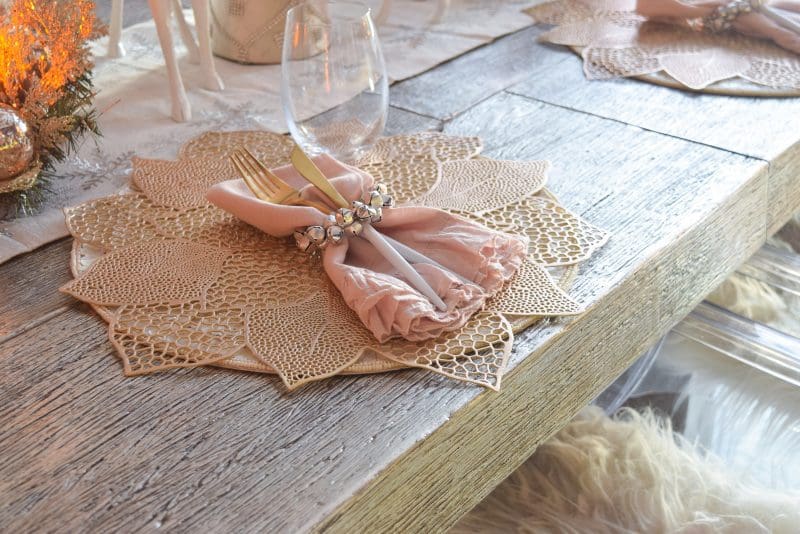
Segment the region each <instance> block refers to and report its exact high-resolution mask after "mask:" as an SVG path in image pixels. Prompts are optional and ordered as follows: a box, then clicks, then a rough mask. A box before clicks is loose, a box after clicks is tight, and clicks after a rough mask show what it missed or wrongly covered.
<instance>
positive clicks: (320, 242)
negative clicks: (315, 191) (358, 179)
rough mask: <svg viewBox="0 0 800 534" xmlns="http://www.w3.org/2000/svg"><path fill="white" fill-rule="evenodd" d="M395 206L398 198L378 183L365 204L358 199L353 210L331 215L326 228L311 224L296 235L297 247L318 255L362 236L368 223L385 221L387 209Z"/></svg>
mask: <svg viewBox="0 0 800 534" xmlns="http://www.w3.org/2000/svg"><path fill="white" fill-rule="evenodd" d="M393 206H394V199H393V198H392V196H391V195H390V194H389V190H388V188H387V187H386V186H385V185H384V184H376V185H375V188H374V189H373V190H372V191H370V193H369V195H368V197H367V198H366V199H365V201H364V202H362V201H360V200H354V201H353V203H352V209H351V208H339V209H338V210H336V211H335V212H333V213H330V214H329V215H328V216H327V217H326V218H325V221H324V222H323V223H322V225H321V226H320V225H316V224H315V225H311V226H309V227H307V228H306V229H305V230H302V231H301V230H298V231H296V232H295V233H294V240H295V243H296V244H297V247H298V248H299V249H300V250H302V251H303V252H315V251H317V250H322V249H324V248H325V247H327V246H328V245H338V244H340V243H341V242H342V241H343V240H344V239H345V238H346V237H349V236H352V237H355V236H358V235H360V234H361V231H362V230H363V229H364V225H365V224H373V223H379V222H381V219H382V218H383V208H391V207H393Z"/></svg>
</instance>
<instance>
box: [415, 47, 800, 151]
mask: <svg viewBox="0 0 800 534" xmlns="http://www.w3.org/2000/svg"><path fill="white" fill-rule="evenodd" d="M530 54H531V57H532V58H534V57H537V55H542V54H546V55H548V56H549V57H550V59H549V60H548V61H546V62H545V61H532V62H531V64H530V65H529V72H528V76H527V78H526V79H525V80H524V81H521V82H519V83H518V84H516V85H514V86H513V87H511V88H510V89H509V91H510V92H513V93H516V94H520V95H524V96H528V97H530V98H534V99H536V100H540V101H542V102H547V103H549V104H553V105H556V106H562V107H565V108H569V109H574V110H578V111H582V112H584V113H590V114H592V115H598V116H600V117H606V118H609V119H613V120H618V121H621V122H624V123H626V124H633V125H636V126H640V127H641V128H644V129H647V130H652V131H656V132H661V133H664V134H667V135H672V136H675V137H680V138H682V139H689V140H691V141H695V142H698V143H703V144H707V145H711V146H714V147H718V148H723V149H725V150H729V151H731V152H737V153H739V154H745V155H748V156H753V157H757V158H762V159H765V160H768V161H771V160H774V159H776V158H778V157H780V155H781V154H783V153H784V152H786V151H789V150H797V149H798V148H797V143H798V125H800V98H748V97H738V96H721V95H710V94H701V93H693V92H689V91H682V90H679V89H670V88H665V87H661V86H657V85H653V84H650V83H646V82H642V81H638V80H629V79H617V80H607V81H600V80H591V81H590V80H587V79H586V78H585V76H584V74H583V67H582V62H581V59H580V58H579V57H578V56H576V55H575V54H574V53H572V52H570V51H569V50H567V49H566V48H564V47H556V46H553V45H545V44H541V43H536V45H535V48H534V49H533V50H532V51H531V52H530ZM409 109H414V108H409Z"/></svg>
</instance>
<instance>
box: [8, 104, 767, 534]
mask: <svg viewBox="0 0 800 534" xmlns="http://www.w3.org/2000/svg"><path fill="white" fill-rule="evenodd" d="M541 124H547V125H548V128H546V129H544V128H541V126H540V125H541ZM446 131H448V132H452V133H458V134H465V133H468V132H475V133H478V134H480V135H482V136H483V137H484V139H485V141H486V145H487V153H488V154H489V155H492V156H495V157H514V158H543V157H547V158H550V159H552V160H553V161H554V162H555V173H554V177H553V179H552V180H551V184H550V185H551V187H552V188H553V189H554V190H555V191H556V192H557V193H558V194H559V196H560V197H561V198H562V200H563V201H564V202H565V203H566V204H567V205H569V206H571V207H573V208H575V209H576V210H577V211H578V212H580V213H582V214H583V215H585V216H586V217H587V218H588V219H589V220H590V221H592V222H594V223H596V224H600V225H601V226H604V227H606V228H608V229H609V230H611V231H612V232H613V234H614V237H613V238H612V240H611V241H610V242H609V244H608V245H607V247H606V248H605V249H603V250H602V251H600V252H599V253H598V254H597V256H596V257H595V258H593V259H592V260H591V261H590V262H589V264H588V265H587V266H586V267H585V268H584V274H583V275H582V276H581V277H580V278H579V279H578V280H577V282H576V286H575V288H574V294H575V295H576V296H577V298H579V299H580V300H581V301H582V302H584V303H586V304H587V305H588V306H590V309H589V311H588V312H587V314H586V315H584V316H581V317H579V318H576V319H574V320H572V321H563V322H553V323H548V324H543V325H540V326H538V327H536V328H533V329H531V330H529V331H527V332H525V333H524V334H523V335H521V336H520V338H519V340H518V343H517V346H516V349H515V353H514V356H513V361H512V364H511V365H512V367H513V371H512V372H511V373H510V375H509V376H508V379H507V383H506V384H505V385H504V389H503V391H502V392H501V393H500V394H496V393H491V392H483V391H482V390H480V389H478V388H474V387H470V386H465V385H461V384H455V383H451V382H449V381H447V380H445V379H441V378H439V377H436V376H431V375H429V374H426V373H424V372H416V371H410V372H400V373H392V374H388V375H377V376H372V377H359V378H337V379H333V380H330V381H326V382H324V383H320V384H315V385H313V386H311V387H307V388H303V389H301V390H300V391H298V392H296V393H293V394H286V393H284V392H283V390H282V388H281V387H280V385H279V384H278V381H277V380H275V379H274V378H273V377H267V376H262V375H251V374H246V373H237V372H226V371H223V370H193V371H189V372H177V373H165V374H163V375H159V376H150V377H140V378H133V379H127V378H124V377H122V375H121V371H120V368H119V363H118V362H117V361H116V358H115V357H114V356H113V352H112V349H111V347H110V344H109V343H108V341H107V340H106V334H105V329H104V325H103V324H102V322H101V321H100V320H99V319H98V318H96V317H94V316H93V315H92V314H91V313H90V312H89V311H87V310H86V309H84V308H82V307H74V308H69V309H67V310H66V311H65V312H64V313H62V314H60V315H59V316H58V317H55V318H53V319H51V320H49V321H45V322H44V323H42V324H40V325H38V326H34V327H33V328H31V329H29V330H27V331H25V332H23V333H21V334H20V335H17V336H15V337H13V338H12V339H10V340H8V341H7V342H6V343H4V344H3V345H0V349H1V352H0V354H1V356H0V370H1V371H2V372H0V392H1V393H0V403H2V405H3V406H4V410H3V411H2V412H1V415H0V429H2V430H1V431H0V446H2V448H1V449H0V450H2V451H3V452H2V453H0V454H2V460H3V461H2V463H1V464H0V480H2V481H3V482H0V484H2V485H0V494H2V495H8V496H10V497H9V498H7V499H5V500H6V506H5V508H4V510H3V511H2V512H0V530H3V531H25V530H31V529H34V528H35V527H37V528H42V529H51V528H52V529H55V530H62V531H73V530H79V529H83V530H86V529H89V530H119V531H154V530H156V529H159V528H169V529H170V530H171V531H173V530H174V531H180V532H185V531H193V530H198V529H203V530H205V531H215V532H216V531H231V530H246V531H304V530H309V529H313V528H314V527H315V526H316V527H318V528H321V529H328V530H332V531H342V530H350V531H353V530H357V531H381V530H391V531H438V530H441V529H442V528H444V527H445V526H447V525H449V524H451V523H452V522H453V521H455V519H457V517H458V516H459V515H460V514H462V513H463V512H465V511H466V510H468V509H469V507H471V506H472V505H474V504H475V503H476V502H477V500H478V499H480V498H481V497H482V496H483V495H485V494H487V493H488V492H489V491H490V490H491V489H492V487H493V486H494V485H495V484H496V483H497V482H499V481H500V480H502V478H503V477H504V476H506V475H507V474H508V473H509V472H510V471H511V470H512V469H513V468H514V467H516V465H518V464H519V463H521V462H522V461H523V460H524V459H525V458H526V457H527V456H528V455H529V454H530V453H531V452H532V451H533V449H534V448H535V446H536V444H537V443H539V442H540V441H541V440H542V439H545V438H546V437H547V436H548V435H550V434H551V433H552V432H554V431H555V430H557V429H558V428H559V427H560V426H561V425H562V424H564V422H566V421H567V420H568V419H569V418H570V417H571V416H572V415H573V414H574V412H575V411H577V410H578V409H579V408H580V407H581V406H583V405H584V404H585V403H586V402H588V400H590V399H591V398H592V397H593V396H594V395H595V394H596V393H598V392H599V391H600V390H601V389H602V388H603V387H604V386H605V385H606V384H607V383H608V382H610V381H611V380H612V379H613V378H614V377H615V376H617V375H618V374H619V372H621V371H622V369H624V368H625V367H626V366H627V365H628V364H629V363H630V362H631V361H632V360H633V359H634V358H635V357H636V356H637V355H638V353H639V352H641V350H642V349H644V348H645V347H646V346H647V345H648V344H649V343H650V342H652V341H653V340H654V339H655V338H656V337H658V336H659V335H660V334H661V333H662V332H663V331H664V330H665V329H666V328H667V327H668V326H670V325H671V324H672V323H673V322H675V321H677V320H678V319H679V317H675V316H674V314H676V313H684V312H685V310H688V307H689V306H691V305H692V304H693V303H694V302H695V301H696V300H699V298H701V297H702V293H701V292H704V291H705V290H706V289H710V287H705V286H708V285H709V284H710V283H711V281H714V280H715V279H716V278H717V277H720V276H722V275H723V274H724V273H725V272H727V271H730V270H732V269H733V268H735V267H736V262H738V261H740V260H741V259H743V258H744V257H746V254H748V253H749V251H750V250H751V249H752V247H753V246H756V245H757V244H758V243H759V242H760V241H761V240H763V235H764V226H765V224H766V222H765V220H766V212H765V204H766V199H767V197H766V195H767V192H766V186H765V184H766V181H765V178H766V165H765V164H764V163H763V162H760V161H757V160H754V159H750V158H745V157H741V156H737V155H731V154H729V153H726V152H724V151H720V150H714V149H712V148H709V147H704V146H697V145H692V144H691V143H688V142H685V141H682V140H679V139H675V138H671V137H667V136H662V135H659V134H656V133H652V132H646V131H643V130H641V129H639V128H636V127H631V126H627V125H624V124H621V123H618V122H614V121H608V120H605V119H601V118H598V117H593V116H590V115H586V114H580V113H575V112H572V111H568V110H565V109H562V108H559V107H555V106H549V105H545V104H542V103H538V102H533V101H530V100H528V99H525V98H522V97H518V96H514V95H508V94H501V95H497V96H496V97H494V98H492V99H489V100H487V101H485V102H484V103H482V104H481V105H479V106H477V107H475V108H474V109H472V110H471V111H469V112H467V113H465V114H463V115H462V116H460V117H459V118H458V119H457V120H455V121H453V122H452V123H450V124H448V125H447V127H446ZM620 146H625V147H626V151H625V152H623V151H620V150H619V148H618V147H620ZM642 169H650V170H649V171H648V172H647V173H643V172H642ZM748 188H749V189H748ZM754 192H755V193H756V194H754ZM743 199H744V200H743ZM748 199H759V202H760V204H758V205H756V206H755V207H754V208H753V209H748V210H744V211H742V210H740V209H738V207H740V205H741V203H742V202H745V203H747V202H750V200H748ZM731 206H736V207H737V209H735V210H734V209H731ZM741 220H744V221H745V222H744V223H742V224H744V225H746V227H747V228H750V227H756V228H759V227H760V229H761V230H760V232H758V231H753V232H750V231H748V232H746V233H745V235H746V236H747V239H742V241H741V242H740V243H739V244H741V247H740V248H739V249H738V250H737V252H736V253H735V254H732V253H731V251H730V250H728V247H729V245H731V243H732V241H731V239H707V238H708V236H709V233H708V232H717V231H721V229H720V228H718V226H720V225H722V224H723V223H725V224H727V223H729V222H731V223H734V224H739V223H740V221H741ZM709 221H713V222H714V225H715V226H713V227H710V228H709V227H708V224H709ZM706 228H707V229H706ZM734 228H735V226H730V230H729V231H730V232H732V231H733V229H734ZM726 235H727V234H726ZM737 235H738V234H737ZM684 240H689V241H687V244H686V246H688V245H689V244H691V245H692V246H695V245H696V244H697V243H702V244H704V247H705V248H703V254H702V256H703V257H706V258H708V261H707V262H704V263H698V265H697V268H698V269H703V273H706V274H704V276H708V279H707V280H706V281H705V282H704V283H703V286H704V287H701V288H698V289H695V288H694V286H693V285H692V283H691V282H692V280H695V279H697V278H698V276H699V274H698V273H697V272H694V271H692V270H691V269H690V268H689V267H691V266H689V267H681V269H677V267H675V266H674V265H673V263H674V262H671V260H669V258H671V257H672V256H671V255H670V254H673V255H674V254H678V255H679V256H680V254H679V253H678V252H676V246H677V245H676V244H680V243H683V241H684ZM64 261H66V255H65V258H64ZM676 269H677V270H676ZM670 274H671V276H670ZM676 280H681V281H684V284H683V287H686V288H689V289H687V291H686V293H685V295H680V296H679V297H676V298H677V299H678V300H679V301H680V304H678V303H671V301H669V300H667V299H666V298H665V297H664V296H663V295H662V291H663V290H666V289H665V288H669V287H671V286H674V284H675V283H676ZM662 302H666V303H670V304H669V305H662V304H661V303H662ZM661 308H663V312H662V311H660V310H661ZM511 437H513V438H514V439H513V441H511V442H513V444H514V446H513V447H508V446H497V444H503V443H510V442H509V439H510V438H511ZM454 443H458V447H454V446H453V444H454ZM65 488H66V490H65ZM432 510H435V513H432V512H431V511H432Z"/></svg>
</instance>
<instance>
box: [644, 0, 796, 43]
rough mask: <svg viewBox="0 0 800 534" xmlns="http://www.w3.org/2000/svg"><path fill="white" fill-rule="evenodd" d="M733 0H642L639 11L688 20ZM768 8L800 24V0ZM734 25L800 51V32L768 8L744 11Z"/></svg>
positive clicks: (782, 1)
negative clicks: (774, 17)
mask: <svg viewBox="0 0 800 534" xmlns="http://www.w3.org/2000/svg"><path fill="white" fill-rule="evenodd" d="M729 3H730V0H698V1H695V2H686V1H681V0H638V1H637V2H636V12H637V13H639V14H640V15H642V16H644V17H647V18H648V19H651V20H664V21H676V20H678V21H686V20H693V19H702V18H703V17H706V16H708V15H710V14H711V12H712V11H713V10H714V8H716V7H719V6H724V5H727V4H729ZM768 9H770V10H772V11H773V12H774V13H775V14H776V15H778V16H780V17H782V18H783V19H784V20H785V21H788V22H789V24H790V25H792V24H793V25H794V27H795V28H797V27H800V1H797V0H774V1H771V2H768ZM733 28H734V29H735V30H736V31H739V32H741V33H744V34H746V35H750V36H752V37H758V38H762V39H770V40H772V41H774V42H775V43H776V44H777V45H778V46H781V47H783V48H786V49H787V50H791V51H792V52H795V53H798V54H800V33H798V32H797V31H796V30H792V29H790V28H789V27H787V26H786V23H785V22H784V24H781V23H779V22H777V21H776V20H773V18H771V17H769V16H767V15H766V14H765V13H764V12H761V11H758V10H756V11H753V12H751V13H748V14H743V15H740V16H739V17H737V18H736V20H735V21H734V23H733Z"/></svg>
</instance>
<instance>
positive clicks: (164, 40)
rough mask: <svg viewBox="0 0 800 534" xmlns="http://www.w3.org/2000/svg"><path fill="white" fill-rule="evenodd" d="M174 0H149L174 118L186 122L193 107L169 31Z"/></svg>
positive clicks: (189, 118)
mask: <svg viewBox="0 0 800 534" xmlns="http://www.w3.org/2000/svg"><path fill="white" fill-rule="evenodd" d="M171 1H172V0H148V3H149V4H150V11H151V12H152V13H153V21H154V22H155V23H156V31H157V32H158V40H159V42H160V43H161V52H162V53H163V54H164V62H165V63H166V65H167V78H168V80H169V94H170V97H171V99H172V118H173V119H174V120H175V121H177V122H185V121H188V120H191V118H192V108H191V106H190V105H189V99H188V98H186V90H185V89H184V88H183V80H182V79H181V72H180V70H179V69H178V59H177V57H176V56H175V48H174V47H173V46H172V35H171V34H170V31H169V14H170V2H171Z"/></svg>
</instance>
